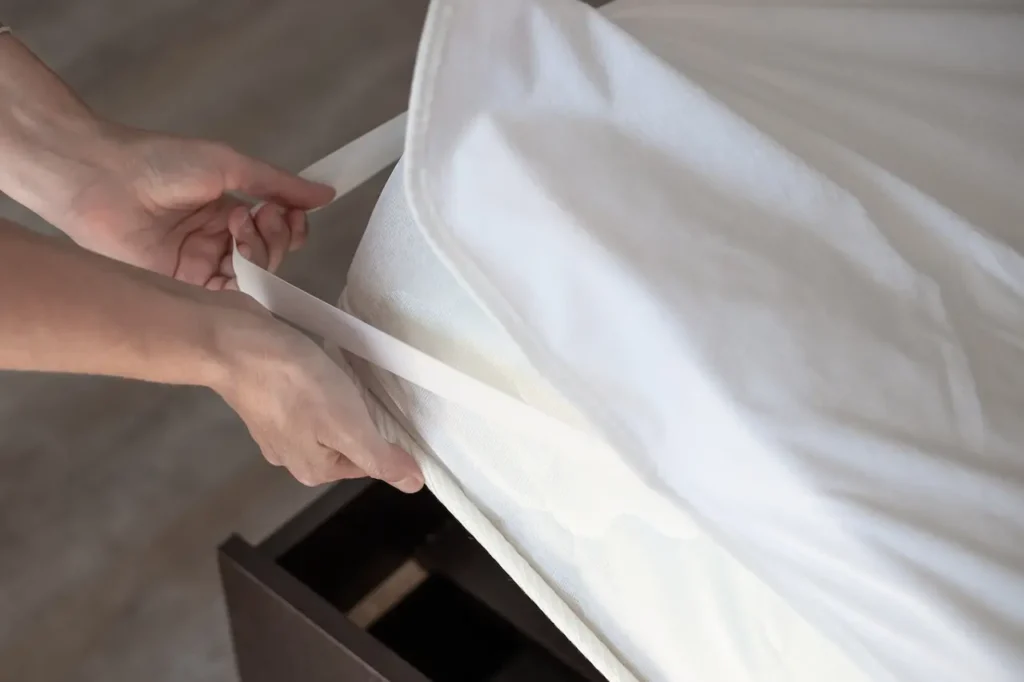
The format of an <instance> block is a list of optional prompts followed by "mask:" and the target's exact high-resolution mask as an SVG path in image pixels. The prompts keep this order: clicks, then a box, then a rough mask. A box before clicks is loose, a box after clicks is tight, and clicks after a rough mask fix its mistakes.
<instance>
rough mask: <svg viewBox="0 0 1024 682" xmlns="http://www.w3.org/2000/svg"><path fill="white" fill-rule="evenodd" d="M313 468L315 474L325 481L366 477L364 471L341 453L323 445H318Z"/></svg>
mask: <svg viewBox="0 0 1024 682" xmlns="http://www.w3.org/2000/svg"><path fill="white" fill-rule="evenodd" d="M313 469H314V471H315V475H316V476H317V477H318V478H319V479H321V480H323V482H325V483H332V482H334V481H343V480H348V479H351V478H365V477H366V472H365V471H363V470H362V469H360V468H359V467H358V466H356V465H355V464H353V463H352V462H351V461H350V460H349V459H348V458H347V457H345V456H344V455H343V454H341V453H340V452H337V451H335V450H331V449H330V448H326V447H324V446H320V453H319V457H318V459H317V462H316V463H315V464H314V466H313Z"/></svg>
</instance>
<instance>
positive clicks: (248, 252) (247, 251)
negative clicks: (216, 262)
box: [238, 244, 252, 259]
mask: <svg viewBox="0 0 1024 682" xmlns="http://www.w3.org/2000/svg"><path fill="white" fill-rule="evenodd" d="M238 253H240V254H242V256H243V257H245V258H246V259H249V258H252V247H251V246H249V245H248V244H239V245H238Z"/></svg>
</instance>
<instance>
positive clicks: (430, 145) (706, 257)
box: [405, 0, 1024, 680]
mask: <svg viewBox="0 0 1024 682" xmlns="http://www.w3.org/2000/svg"><path fill="white" fill-rule="evenodd" d="M914 4H915V7H913V8H909V7H905V8H901V7H897V6H895V5H892V4H889V5H887V6H886V7H885V8H879V7H875V8H870V9H869V8H865V7H842V6H839V5H838V4H837V3H831V5H832V6H829V7H818V8H777V7H776V8H768V7H763V8H743V7H712V6H707V5H694V4H691V3H688V2H625V3H618V4H617V6H616V7H613V8H612V9H611V10H610V13H609V16H610V17H611V18H612V20H613V21H614V22H616V23H613V21H608V20H606V19H605V18H603V17H602V16H601V15H600V14H598V13H597V12H594V11H592V10H590V9H588V8H585V7H583V6H582V5H580V4H578V3H575V2H571V1H569V0H510V1H507V2H496V3H477V2H471V1H468V0H466V1H457V0H450V1H444V2H436V3H435V4H434V6H433V8H432V10H431V19H430V22H429V24H428V32H427V36H426V38H425V42H424V46H423V48H422V50H421V53H420V58H419V61H418V67H417V76H416V83H415V86H414V96H413V101H412V106H411V108H410V127H409V133H410V136H409V140H408V142H407V152H406V172H405V180H406V194H407V199H408V202H409V204H410V207H411V210H412V213H413V215H414V217H415V219H416V223H417V225H418V226H419V227H420V229H421V230H422V231H423V233H424V235H425V236H426V238H427V240H428V241H429V242H430V243H431V245H432V246H433V247H434V249H435V250H436V252H437V253H438V254H439V255H440V257H441V258H442V260H443V261H444V262H445V263H446V265H447V266H448V268H449V270H450V272H452V273H453V274H454V275H455V276H456V278H457V279H458V280H459V282H460V284H461V285H462V286H464V288H465V289H466V290H467V291H468V292H471V293H472V295H473V297H474V298H475V299H476V300H477V301H478V302H479V303H480V304H481V307H482V308H483V309H484V310H486V311H488V313H489V314H490V315H492V316H493V318H494V319H495V320H497V322H498V323H499V324H500V325H501V327H502V328H503V329H504V330H505V332H507V334H508V335H509V337H510V338H511V339H512V341H513V342H514V345H515V346H516V347H517V348H519V349H521V350H522V352H523V354H524V355H525V357H526V358H527V359H528V361H529V364H530V365H531V366H532V367H534V368H536V370H537V371H538V372H539V373H540V374H541V375H542V376H544V377H545V378H546V379H547V380H548V381H550V382H551V384H552V385H554V386H555V387H556V388H557V390H558V391H559V392H560V393H561V394H562V395H564V396H565V397H566V398H567V399H568V401H569V402H570V403H572V404H573V405H574V406H575V407H576V408H578V409H579V410H580V411H581V412H582V413H583V414H584V415H585V417H586V418H587V419H588V420H589V422H590V423H591V424H592V425H593V426H594V427H595V428H597V429H598V430H599V431H600V432H601V433H602V434H603V435H604V436H605V437H606V438H607V439H608V441H609V442H610V443H612V444H613V445H614V446H615V449H616V451H617V452H618V453H619V455H620V456H621V457H622V459H623V461H624V462H626V463H627V464H628V465H629V466H630V467H631V469H632V470H633V471H634V472H636V473H637V474H639V475H640V476H641V477H642V478H643V480H644V481H645V482H646V483H647V484H648V485H649V486H650V487H653V488H657V489H659V490H661V491H662V492H663V493H664V494H665V495H666V496H667V498H668V499H670V500H671V501H673V502H674V503H675V504H676V505H678V508H679V509H684V510H686V511H687V512H689V513H690V514H692V515H693V517H694V518H695V519H696V520H697V521H698V523H699V525H700V526H701V527H702V528H704V529H705V530H706V531H707V532H709V533H710V535H711V536H712V537H713V538H714V540H715V541H716V542H717V543H719V544H720V546H722V547H724V548H725V549H726V550H727V551H728V552H729V553H730V555H731V556H733V557H735V558H736V559H737V560H738V561H740V562H741V563H742V564H743V565H745V566H746V567H747V568H749V569H750V570H752V571H753V572H754V574H756V575H757V576H758V578H759V579H761V580H763V581H764V582H765V584H767V585H768V586H770V587H771V588H772V589H773V590H774V591H776V592H777V593H778V594H779V595H781V596H782V597H783V598H784V599H785V600H786V602H787V603H789V604H790V605H791V606H792V607H793V608H794V609H796V611H797V612H799V613H800V614H801V615H802V616H803V617H805V618H806V619H807V620H808V621H809V622H810V623H812V624H813V625H814V627H815V628H816V629H817V630H818V631H820V632H822V633H825V634H826V635H827V636H828V638H829V639H831V640H832V641H834V642H836V643H837V644H838V645H839V646H840V647H841V648H842V649H843V650H844V651H845V652H846V654H847V655H849V656H850V657H852V658H853V659H854V660H856V661H857V663H858V665H859V666H861V667H862V668H863V669H864V670H866V671H868V672H869V673H870V674H871V675H873V676H884V675H888V676H891V677H892V678H893V679H900V680H912V679H914V680H917V679H920V680H945V679H949V680H963V679H972V678H973V679H986V680H1003V679H1006V680H1009V679H1016V678H1017V676H1018V675H1019V671H1020V670H1024V651H1022V648H1021V646H1020V642H1021V641H1022V635H1024V580H1022V577H1021V567H1022V566H1024V542H1021V540H1022V539H1024V458H1022V457H1021V456H1020V448H1021V444H1022V443H1024V422H1022V421H1021V420H1020V419H1019V415H1020V414H1021V413H1022V412H1024V410H1022V408H1024V356H1022V354H1021V348H1022V346H1021V343H1020V342H1019V340H1018V339H1020V338H1024V334H1022V332H1024V316H1022V314H1021V313H1022V311H1024V307H1022V305H1021V303H1022V299H1021V292H1024V268H1022V263H1024V261H1022V260H1021V258H1020V255H1019V252H1018V250H1017V248H1016V247H1017V246H1018V245H1019V244H1020V242H1021V240H1022V237H1021V236H1020V231H1019V226H1020V224H1021V219H1022V217H1024V194H1022V193H1021V191H1020V190H1021V186H1022V185H1021V178H1024V172H1022V171H1024V136H1022V135H1021V131H1022V130H1024V106H1022V105H1024V40H1022V39H1021V36H1024V17H1022V14H1021V12H1020V11H1019V9H1016V10H1015V9H999V8H998V6H993V7H987V8H984V9H979V8H978V6H976V5H968V6H964V7H958V8H956V9H948V8H945V7H942V6H939V5H937V4H933V5H932V6H931V7H933V8H930V7H929V5H928V4H927V3H914ZM617 24H618V25H617ZM577 475H583V474H577ZM623 579H628V578H627V577H625V576H624V577H623Z"/></svg>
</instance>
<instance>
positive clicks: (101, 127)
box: [0, 36, 119, 229]
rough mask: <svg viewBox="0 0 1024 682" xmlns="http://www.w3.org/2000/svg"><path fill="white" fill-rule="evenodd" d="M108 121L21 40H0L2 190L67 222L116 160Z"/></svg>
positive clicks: (53, 218)
mask: <svg viewBox="0 0 1024 682" xmlns="http://www.w3.org/2000/svg"><path fill="white" fill-rule="evenodd" d="M112 129H113V127H112V126H110V125H108V124H105V123H104V122H103V121H102V120H100V119H99V118H98V117H96V116H95V115H94V114H93V112H92V111H91V110H90V109H89V108H88V107H87V106H86V105H85V104H84V103H83V102H82V101H81V100H79V99H78V98H77V97H76V96H75V95H74V94H73V93H72V92H71V91H70V90H69V89H68V88H67V86H65V85H64V84H63V83H62V82H61V81H60V79H59V78H58V77H57V75H56V74H54V73H53V72H52V71H50V70H49V69H48V68H47V67H46V66H45V65H43V64H42V62H40V61H39V60H38V59H36V58H35V56H33V55H32V53H31V52H30V51H29V50H28V49H27V48H26V47H25V46H24V45H22V44H21V43H20V42H19V41H17V40H15V39H13V38H11V37H10V36H4V39H3V40H0V158H3V160H4V163H3V164H0V191H3V192H4V193H6V194H8V195H9V196H11V198H13V199H14V200H16V201H18V202H19V203H21V204H23V205H24V206H26V207H27V208H29V209H31V210H32V211H34V212H35V213H37V214H39V215H41V216H42V217H43V218H45V219H46V220H48V221H49V222H51V223H53V224H54V225H56V226H57V227H59V228H61V229H65V227H66V224H67V222H68V216H69V214H70V211H71V207H72V206H73V204H74V199H75V197H76V196H78V195H80V194H81V193H82V192H83V191H84V189H85V188H87V187H88V186H89V185H90V184H92V183H95V182H96V178H97V177H98V176H99V175H101V174H103V173H104V172H109V171H108V170H107V169H109V168H112V167H113V166H114V165H115V159H116V157H117V156H118V153H119V152H118V144H117V142H116V136H115V135H112V134H111V132H112Z"/></svg>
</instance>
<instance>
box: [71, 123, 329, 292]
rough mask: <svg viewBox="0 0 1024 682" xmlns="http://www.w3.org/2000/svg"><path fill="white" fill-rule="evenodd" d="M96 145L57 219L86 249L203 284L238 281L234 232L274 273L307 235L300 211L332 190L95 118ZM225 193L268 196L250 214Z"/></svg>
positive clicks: (213, 147) (220, 151)
mask: <svg viewBox="0 0 1024 682" xmlns="http://www.w3.org/2000/svg"><path fill="white" fill-rule="evenodd" d="M98 130H99V131H100V132H99V134H98V135H97V136H96V139H97V140H99V143H94V144H93V145H92V147H91V148H92V149H93V150H98V153H94V154H93V155H92V157H91V159H90V167H87V168H84V169H82V170H81V172H79V173H78V174H76V175H77V176H78V177H77V178H76V180H77V184H76V185H75V189H74V191H73V192H71V193H70V195H69V198H68V200H67V202H66V206H64V207H63V211H62V215H59V216H58V217H57V220H56V221H55V222H56V223H57V224H58V226H60V227H62V229H64V230H65V232H67V233H68V234H69V236H71V237H72V238H73V239H74V240H75V241H76V242H78V243H79V244H80V245H81V246H84V247H86V248H88V249H90V250H92V251H95V252H98V253H101V254H103V255H106V256H109V257H112V258H116V259H117V260H121V261H124V262H127V263H131V264H132V265H136V266H139V267H143V268H146V269H148V270H152V271H155V272H158V273H161V274H164V275H168V276H170V277H174V278H175V279H178V280H181V281H183V282H187V283H189V284H195V285H198V286H202V287H205V288H207V289H213V290H217V289H232V288H235V287H236V284H235V279H234V270H233V268H232V264H231V247H232V238H234V239H235V240H237V241H238V244H239V250H240V251H241V252H242V255H244V256H245V257H246V258H248V259H249V260H251V261H253V262H254V263H256V264H257V265H259V266H261V267H263V268H266V269H268V270H271V271H273V270H276V269H277V267H278V266H279V265H280V264H281V261H282V260H283V259H284V256H285V254H286V253H287V252H288V251H290V250H294V249H296V248H298V247H300V246H301V245H302V244H303V243H304V242H305V240H306V233H307V226H306V215H305V211H306V210H308V209H311V208H316V207H318V206H322V205H324V204H326V203H327V202H329V201H330V200H331V198H332V197H333V196H334V192H333V190H332V189H331V188H330V187H327V186H325V185H320V184H317V183H313V182H308V181H306V180H303V179H300V178H297V177H295V176H293V175H290V174H288V173H285V172H283V171H280V170H278V169H276V168H273V167H272V166H269V165H267V164H265V163H263V162H261V161H256V160H254V159H251V158H249V157H246V156H244V155H242V154H239V153H238V152H236V151H234V150H233V149H231V148H230V147H228V146H226V145H223V144H220V143H216V142H209V141H206V140H194V139H187V138H178V137H173V136H169V135H163V134H159V133H150V132H144V131H138V130H133V129H128V128H124V127H121V126H116V125H113V124H107V123H101V124H99V127H98ZM229 192H240V193H243V194H245V195H248V196H250V197H253V198H256V199H261V200H265V201H267V202H268V203H266V204H265V205H264V206H262V207H261V208H260V210H259V211H258V212H257V213H256V215H255V216H250V215H249V206H248V205H247V204H246V203H245V202H244V201H242V200H240V199H239V198H236V197H235V196H232V195H231V194H229Z"/></svg>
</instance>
